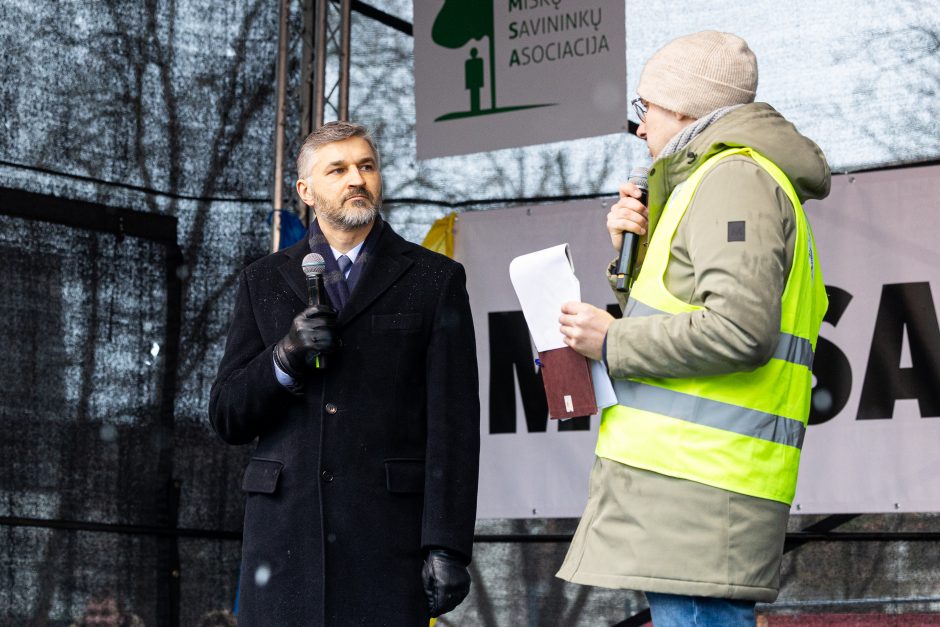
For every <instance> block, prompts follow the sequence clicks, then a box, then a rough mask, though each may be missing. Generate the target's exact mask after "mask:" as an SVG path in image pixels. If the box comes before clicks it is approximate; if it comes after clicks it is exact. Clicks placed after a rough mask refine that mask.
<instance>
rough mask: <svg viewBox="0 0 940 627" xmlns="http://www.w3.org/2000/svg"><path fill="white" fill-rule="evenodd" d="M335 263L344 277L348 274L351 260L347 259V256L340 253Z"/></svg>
mask: <svg viewBox="0 0 940 627" xmlns="http://www.w3.org/2000/svg"><path fill="white" fill-rule="evenodd" d="M336 263H337V264H339V271H340V272H342V273H343V278H344V279H345V278H346V277H347V275H349V266H351V265H352V263H353V262H352V261H350V260H349V257H347V256H346V255H340V256H339V257H337V259H336Z"/></svg>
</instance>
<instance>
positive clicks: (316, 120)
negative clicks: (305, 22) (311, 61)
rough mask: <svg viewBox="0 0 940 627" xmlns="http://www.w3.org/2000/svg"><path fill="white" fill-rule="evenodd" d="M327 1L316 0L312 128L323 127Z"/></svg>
mask: <svg viewBox="0 0 940 627" xmlns="http://www.w3.org/2000/svg"><path fill="white" fill-rule="evenodd" d="M327 2H329V0H317V24H316V35H314V37H315V38H316V45H317V51H316V53H315V55H316V59H315V61H316V63H317V69H316V75H315V76H314V88H313V128H314V129H317V128H320V127H321V126H323V107H324V106H325V104H326V94H325V93H324V85H325V84H326V3H327Z"/></svg>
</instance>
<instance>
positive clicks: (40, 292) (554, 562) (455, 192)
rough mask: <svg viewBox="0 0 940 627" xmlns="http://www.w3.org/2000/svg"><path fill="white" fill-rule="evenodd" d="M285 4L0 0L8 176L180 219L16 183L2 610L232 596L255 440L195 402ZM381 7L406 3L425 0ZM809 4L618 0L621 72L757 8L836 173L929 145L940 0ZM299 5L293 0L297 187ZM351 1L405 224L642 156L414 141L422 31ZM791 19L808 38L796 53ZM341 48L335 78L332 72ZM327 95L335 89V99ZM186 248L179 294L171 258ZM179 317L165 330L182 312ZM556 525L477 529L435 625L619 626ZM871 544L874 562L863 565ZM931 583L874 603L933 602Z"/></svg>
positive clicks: (847, 559)
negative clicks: (38, 198)
mask: <svg viewBox="0 0 940 627" xmlns="http://www.w3.org/2000/svg"><path fill="white" fill-rule="evenodd" d="M277 4H278V3H276V2H270V1H266V0H232V1H228V2H216V3H209V2H205V1H204V0H157V1H154V2H144V3H126V2H119V1H118V0H94V1H93V2H83V3H79V2H70V3H65V2H55V1H52V0H38V1H34V0H4V1H3V2H0V51H2V59H0V78H2V79H3V80H2V81H0V188H7V189H14V190H27V191H30V192H34V193H37V194H43V195H45V196H47V197H49V198H51V199H52V200H51V201H50V202H52V203H53V204H54V201H55V199H56V198H58V199H62V200H63V202H64V201H65V200H68V199H74V200H81V201H85V202H88V203H90V204H91V205H93V206H94V207H97V208H105V209H112V210H117V209H122V210H132V211H134V212H137V213H140V214H146V215H150V216H155V217H161V218H172V219H175V220H176V223H177V228H176V231H177V236H176V240H175V242H174V245H175V246H178V249H179V253H180V254H181V256H182V259H181V260H177V259H174V258H173V257H172V255H171V253H170V251H169V249H170V247H169V246H168V245H167V244H166V243H165V242H160V241H156V240H154V239H153V238H150V237H148V236H147V235H148V234H147V233H139V234H138V235H137V236H128V235H125V236H124V237H120V236H119V235H117V234H106V233H101V232H95V231H88V230H85V229H83V228H79V227H77V226H74V225H73V226H66V225H64V224H62V223H59V224H55V223H52V222H46V221H41V220H33V219H27V218H25V217H19V218H13V217H9V216H6V217H4V215H3V214H4V209H5V208H4V207H0V390H2V392H0V434H2V435H0V517H2V518H4V519H20V524H0V626H4V627H5V626H11V627H12V626H14V625H15V626H17V627H19V626H21V625H44V624H50V625H65V624H68V623H69V622H70V621H72V620H76V619H78V618H79V617H80V615H81V611H82V608H83V606H84V604H85V601H86V600H87V598H88V596H89V594H90V593H91V592H92V591H93V590H96V589H100V588H102V587H104V588H110V589H112V590H113V591H114V592H116V593H117V594H118V596H120V597H121V599H122V600H123V601H124V602H125V604H126V605H127V606H128V607H129V609H131V610H132V611H134V612H135V613H136V614H138V615H139V616H140V617H141V619H142V620H143V621H144V622H145V624H146V625H148V626H153V625H170V624H171V622H172V621H173V619H174V618H175V612H176V610H177V607H178V610H179V616H178V620H179V624H181V625H187V626H188V625H196V624H197V623H198V620H199V617H200V616H201V615H202V614H203V613H205V612H206V611H208V610H212V609H219V608H231V607H232V605H233V603H234V600H235V586H236V583H237V574H238V563H239V555H240V547H239V542H238V541H237V540H236V539H233V538H232V536H233V532H238V531H240V529H241V519H242V507H243V495H242V494H241V492H240V490H239V481H240V478H241V473H242V470H243V467H244V463H245V460H246V457H247V456H248V455H249V453H250V449H251V447H250V446H248V447H230V446H227V445H225V444H223V443H221V441H220V440H218V438H217V437H216V436H215V435H214V434H213V433H212V431H211V429H210V427H209V425H208V424H207V418H206V405H207V402H208V392H209V386H210V384H211V382H212V379H213V377H214V374H215V369H216V367H217V364H218V361H219V358H220V357H221V353H222V348H223V344H224V339H225V333H226V329H227V326H228V321H229V318H230V315H231V309H232V304H233V303H232V301H233V298H234V288H235V281H236V279H237V276H238V272H239V271H240V270H241V269H242V268H243V267H244V266H245V265H246V264H247V263H248V262H250V261H252V260H253V259H256V258H258V257H260V256H261V255H263V254H264V253H265V252H266V249H267V245H268V243H267V242H268V236H269V231H268V227H267V225H266V221H265V220H266V217H267V214H268V211H269V210H270V204H271V202H270V189H271V187H272V185H271V183H272V173H273V162H274V155H273V153H274V142H273V137H274V123H275V80H274V76H275V60H276V52H277V33H278V29H277V13H278V7H277ZM367 4H371V5H373V6H375V7H377V8H379V9H382V10H384V11H387V12H389V13H391V14H393V15H395V16H396V17H398V18H401V19H402V20H405V21H406V22H410V21H412V19H413V17H412V3H411V1H410V0H388V1H383V2H377V1H375V2H367ZM797 5H799V6H797V7H796V8H794V9H793V10H790V9H789V8H787V10H786V13H787V16H790V17H788V18H787V19H789V20H790V21H787V20H783V21H782V22H781V23H780V24H778V23H777V21H775V20H771V21H772V22H773V23H774V24H775V28H774V29H767V28H766V23H767V19H768V18H767V16H766V15H765V13H766V12H767V11H772V10H776V9H774V8H773V7H774V6H775V5H774V4H773V3H771V2H765V3H764V4H763V5H761V7H762V8H761V10H754V7H753V6H752V5H751V4H749V3H744V2H737V3H736V2H728V3H725V4H723V5H721V6H717V5H715V3H707V4H706V3H703V4H701V6H695V7H687V8H688V11H683V12H682V13H681V14H678V13H675V12H674V11H672V12H671V8H670V7H671V5H670V4H669V3H648V2H646V3H640V2H637V1H634V0H629V1H628V2H627V3H626V12H627V16H628V19H627V37H628V40H630V44H629V46H628V52H627V65H628V76H627V77H626V78H627V81H626V82H627V85H628V89H629V88H632V87H635V83H636V79H637V78H638V76H639V70H640V64H641V63H642V61H643V60H644V58H645V57H644V55H647V54H649V53H651V52H652V50H653V49H655V46H658V45H659V43H661V42H664V41H666V40H668V39H669V38H671V37H674V36H676V35H678V34H681V33H682V32H691V31H693V30H698V29H700V28H703V27H714V26H716V25H718V24H724V23H727V24H728V28H732V26H733V27H734V28H737V27H738V21H736V20H743V21H744V22H747V20H751V22H748V24H744V22H741V24H742V28H745V29H746V30H748V32H749V33H752V34H753V35H750V34H749V35H748V37H749V40H750V41H751V43H752V45H753V46H754V47H755V49H757V50H758V54H759V56H760V57H761V59H762V63H765V64H766V65H763V66H762V74H761V84H762V87H761V90H762V92H761V94H760V96H761V98H765V99H767V100H768V101H770V102H772V103H774V104H776V105H777V106H778V107H779V108H780V109H781V110H782V111H783V112H784V113H785V114H786V115H787V116H788V117H791V118H792V119H793V120H794V122H795V123H796V124H797V126H798V127H799V128H801V129H802V130H805V131H806V132H807V134H808V135H810V136H812V137H814V139H817V140H818V141H819V143H820V145H821V146H822V148H823V149H824V151H825V152H826V154H827V155H828V156H829V157H830V160H831V161H832V166H833V169H834V170H837V171H842V170H847V169H849V170H850V169H855V168H859V167H871V166H879V165H886V164H897V163H909V162H915V161H924V160H930V159H937V158H938V157H940V147H938V145H937V142H936V138H937V137H940V134H938V133H937V132H936V128H937V127H936V120H937V115H931V114H932V113H935V112H936V110H937V104H936V103H937V102H940V101H938V99H937V98H936V97H935V96H936V91H937V85H938V77H940V69H938V63H940V56H938V55H937V54H936V50H937V48H936V41H937V36H936V35H937V33H938V32H940V22H938V20H940V17H938V16H940V10H927V5H929V6H930V7H931V8H936V7H937V1H936V0H931V2H928V3H927V4H926V5H925V4H924V3H922V2H913V1H909V0H897V1H893V2H889V3H887V4H881V5H878V6H877V7H875V5H872V7H875V8H870V9H865V10H867V11H869V13H870V12H872V11H877V12H878V19H877V20H868V19H863V18H861V17H860V18H858V19H846V18H845V16H846V15H854V12H856V11H859V10H861V9H859V8H858V7H859V6H860V5H858V3H853V2H850V1H849V0H834V1H833V2H830V3H827V4H826V7H825V10H821V9H819V8H818V7H819V6H821V5H818V3H810V2H808V1H807V2H803V3H797ZM331 7H333V4H331ZM333 8H335V7H333ZM745 8H746V9H747V10H742V9H745ZM331 10H333V9H331ZM670 12H671V13H670ZM791 14H792V15H791ZM750 15H753V18H750V17H748V16H750ZM302 18H303V16H302V12H301V4H300V2H298V1H296V0H295V1H294V2H292V3H291V16H290V38H291V39H290V41H291V47H290V64H289V67H288V76H289V84H288V92H287V129H288V130H287V138H286V139H287V142H286V143H287V146H286V148H285V156H286V162H287V164H288V166H287V170H286V171H285V174H284V183H285V190H287V193H288V194H289V193H290V190H292V188H293V180H294V173H293V172H292V159H293V158H294V157H295V156H296V151H297V148H298V141H297V133H298V132H299V126H300V124H299V102H300V93H299V89H300V66H299V59H300V49H301V46H300V41H301V31H302V24H303V19H302ZM352 20H353V23H352V34H353V42H352V54H351V64H352V67H351V90H350V110H351V117H352V118H353V119H355V120H358V121H361V122H363V123H365V124H367V125H369V126H371V127H372V128H373V129H375V131H376V137H377V140H378V144H379V148H380V150H381V151H382V166H383V176H384V184H385V195H386V197H388V198H391V199H394V198H417V199H421V200H420V201H418V202H406V203H401V202H399V203H394V202H389V203H387V205H386V208H385V210H384V213H385V214H386V217H387V218H388V219H389V222H390V223H391V224H392V226H393V227H394V228H395V229H396V230H398V231H399V232H400V233H401V234H402V235H404V236H405V237H407V238H408V239H410V240H412V241H421V238H422V237H423V235H424V234H425V232H426V231H427V229H428V227H429V226H430V225H431V223H432V222H433V220H434V219H436V218H438V217H441V216H442V215H445V214H446V213H448V212H450V211H451V209H450V208H449V207H447V206H444V205H442V204H441V202H440V201H445V202H454V201H462V202H463V201H466V202H469V205H468V206H466V207H464V208H463V209H465V210H471V209H475V208H488V207H494V206H500V203H496V204H485V203H476V204H475V203H473V201H474V200H475V199H476V200H478V199H485V198H505V199H509V200H507V201H506V203H505V204H507V205H512V204H518V202H519V200H518V199H520V198H531V197H535V196H558V197H564V196H565V195H573V194H593V193H602V192H605V193H610V192H615V190H616V187H617V183H618V182H619V179H620V178H621V177H622V176H623V175H625V174H626V172H628V171H629V167H630V166H631V165H635V164H638V163H642V161H643V159H645V158H646V155H645V146H644V145H643V143H642V142H640V141H639V140H637V139H636V138H632V137H623V136H620V135H615V136H605V137H599V138H589V139H585V140H579V141H575V142H563V143H558V144H551V145H546V146H534V147H529V148H523V149H516V150H506V151H499V152H496V153H487V154H479V155H469V156H465V157H455V158H445V159H434V160H430V161H426V162H418V161H417V160H416V159H415V137H414V123H415V121H414V97H413V86H414V76H413V62H412V61H413V59H412V56H413V39H412V38H411V37H410V36H409V35H407V34H405V33H403V32H401V31H400V30H396V29H395V28H393V27H390V26H388V25H386V24H382V23H380V22H377V21H375V20H373V19H370V18H368V17H364V16H363V15H362V14H361V13H358V12H355V11H354V12H353V18H352ZM683 20H685V21H683ZM827 20H828V21H827ZM705 22H708V23H707V24H706V23H705ZM820 29H821V30H823V31H826V32H825V36H823V37H820V36H818V32H817V31H819V30H820ZM830 33H837V35H838V36H837V37H835V38H833V37H830V36H829V34H830ZM795 37H796V38H797V41H798V43H799V49H800V51H801V52H802V53H803V54H805V55H806V56H807V58H808V59H809V57H812V58H811V59H809V60H807V61H806V62H805V63H802V64H793V63H790V62H789V61H787V62H786V63H784V62H783V61H782V60H783V59H786V60H790V59H792V57H793V54H792V46H793V45H794V43H793V42H794V38H795ZM830 40H832V41H830ZM821 41H823V42H829V43H826V44H825V46H824V47H822V48H821V47H820V43H819V42H821ZM783 47H786V49H785V50H783V49H781V48H783ZM330 50H331V55H333V56H331V62H330V63H331V65H330V66H329V72H328V75H327V82H328V84H330V82H331V81H335V79H336V76H337V74H336V66H335V63H334V59H335V52H336V50H335V47H331V48H330ZM764 68H766V69H767V70H768V71H766V72H765V71H764ZM873 76H874V77H876V78H877V80H875V81H874V82H873V81H872V80H871V77H873ZM820 94H822V95H820ZM336 101H337V92H336V91H334V92H333V95H332V96H331V102H333V104H336ZM335 117H336V115H335V111H334V110H332V109H330V108H328V109H327V112H326V118H327V119H335ZM0 194H2V190H0ZM294 202H295V200H294V199H293V197H292V196H290V197H288V198H287V202H286V204H287V206H293V203H294ZM18 209H20V210H23V211H29V210H30V208H29V207H19V208H18ZM62 212H63V213H66V210H64V209H63V210H62ZM105 214H106V212H105ZM67 217H68V216H64V217H63V220H64V221H67V220H66V218H67ZM60 222H61V221H60ZM177 263H179V264H181V265H179V267H178V268H176V271H175V272H174V274H173V276H176V277H177V279H178V280H179V285H178V286H177V288H176V289H178V290H179V293H178V294H177V295H176V296H173V292H172V290H171V291H169V292H168V285H169V283H168V278H167V275H166V272H167V268H168V267H175V264H177ZM174 298H178V300H174ZM174 303H175V304H174ZM174 319H176V320H178V323H179V328H178V329H176V331H174V329H172V328H170V327H168V321H171V320H174ZM477 324H478V325H480V324H481V323H480V321H477ZM478 328H479V326H478ZM173 337H176V338H177V339H176V340H172V339H170V338H173ZM168 343H169V344H168ZM173 344H175V346H171V345H173ZM155 346H156V347H158V350H156V355H154V347H155ZM174 351H175V352H174ZM168 355H170V356H173V358H174V359H175V362H176V367H175V369H174V370H173V372H168V370H167V368H166V367H165V366H166V364H167V361H166V360H167V356H168ZM170 375H172V376H170ZM168 377H170V378H168ZM171 379H172V380H171ZM167 395H169V396H170V397H171V398H170V397H168V396H167ZM586 480H587V478H585V481H586ZM177 497H178V509H177V510H176V512H175V513H176V516H175V518H176V520H175V521H173V520H172V518H173V516H172V514H173V513H174V512H173V504H174V503H175V501H176V498H177ZM805 518H806V517H799V516H797V517H794V520H793V522H792V523H791V524H792V529H791V530H797V529H799V528H802V526H804V525H805V524H809V522H812V519H810V520H808V521H804V519H805ZM27 519H29V520H33V521H36V520H39V521H43V520H45V521H66V522H69V521H71V522H75V523H79V527H81V526H82V525H84V526H85V527H88V526H93V525H96V524H107V525H117V526H123V527H121V528H120V529H116V528H114V527H107V528H105V529H104V530H101V529H99V530H92V529H82V528H73V529H64V528H63V529H49V528H42V527H36V526H28V525H26V524H22V523H23V521H25V520H27ZM174 522H175V523H176V525H177V526H178V527H179V528H180V529H182V530H183V531H184V532H185V531H186V530H191V531H193V533H189V534H187V533H182V535H181V536H180V537H179V538H178V539H176V540H174V539H173V536H172V535H167V534H166V533H163V532H164V531H166V530H168V529H170V527H171V526H172V524H173V523H174ZM575 522H576V521H574V520H571V519H565V520H543V519H538V520H513V521H509V520H498V521H491V520H488V521H479V522H478V525H477V530H478V532H480V533H489V534H506V533H528V534H551V533H556V534H563V533H570V532H571V531H573V529H574V525H575ZM937 528H938V518H937V517H936V516H919V517H918V516H912V515H899V516H893V517H892V516H866V517H863V518H862V519H859V520H857V521H856V522H854V523H852V525H851V526H849V527H848V528H847V529H851V530H896V531H905V530H908V531H931V530H936V529H937ZM119 531H121V532H120V533H119ZM124 532H127V533H124ZM566 546H567V545H566V544H565V543H524V544H498V543H481V544H479V545H478V546H477V548H476V552H475V555H474V558H475V559H474V564H473V566H472V569H473V575H474V579H475V583H474V587H473V591H472V593H471V596H470V598H468V600H467V601H466V602H465V603H464V605H462V606H461V608H459V609H458V610H457V612H455V613H454V614H452V615H448V616H445V617H444V618H443V619H442V620H441V621H439V623H438V624H439V625H440V626H441V627H444V626H446V625H456V624H460V625H487V626H490V625H510V624H523V623H524V624H529V625H551V624H564V625H598V624H613V623H615V622H617V621H618V620H621V619H623V618H624V617H625V616H627V615H629V614H632V613H634V612H635V611H637V610H638V609H641V608H642V607H643V606H644V603H643V600H642V598H641V597H640V596H639V595H636V594H634V593H628V592H623V591H609V590H603V589H598V588H588V587H582V586H574V585H568V584H564V583H562V582H561V581H560V580H558V579H555V578H554V577H553V575H554V572H555V571H556V570H557V567H558V565H559V564H560V563H561V560H562V557H563V555H564V551H565V548H566ZM174 547H175V548H174ZM937 551H938V549H937V545H936V543H933V544H930V543H920V544H916V545H915V544H907V543H868V544H865V545H864V546H859V545H858V544H853V543H838V544H815V545H808V546H807V547H806V548H804V549H801V550H800V551H799V553H798V554H797V555H795V556H793V557H788V558H787V559H786V560H785V562H784V583H785V585H784V590H783V593H782V597H781V599H782V602H783V604H786V603H787V602H789V603H791V607H797V606H799V604H800V603H803V602H807V603H810V602H812V601H814V600H821V601H822V602H838V601H839V600H846V599H848V600H851V599H857V598H862V597H865V598H889V599H890V598H891V597H895V598H898V597H906V598H908V599H916V598H927V597H931V596H933V597H936V586H935V580H936V577H935V573H936V563H937V560H938V559H940V557H938V553H937ZM177 560H178V561H177ZM859 563H863V564H865V565H866V568H869V566H870V571H871V573H870V574H869V575H867V576H866V577H864V578H862V579H860V578H859V577H858V576H856V574H855V573H856V572H857V571H858V564H859ZM174 571H176V575H175V576H174ZM931 581H932V582H933V583H931ZM176 594H178V597H177V596H176ZM928 603H929V601H923V602H921V603H920V604H919V605H918V604H915V603H914V602H913V601H910V602H908V603H907V604H901V603H895V604H891V603H886V604H883V607H885V608H887V609H888V610H890V611H900V610H904V609H907V608H915V609H918V608H919V609H920V610H921V611H924V608H929V607H930V606H929V605H928ZM876 607H879V608H881V607H882V606H876Z"/></svg>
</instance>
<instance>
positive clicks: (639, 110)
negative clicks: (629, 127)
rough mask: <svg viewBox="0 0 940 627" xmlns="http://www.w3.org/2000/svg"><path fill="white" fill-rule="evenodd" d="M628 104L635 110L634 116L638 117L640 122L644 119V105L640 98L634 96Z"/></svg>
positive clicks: (645, 109)
mask: <svg viewBox="0 0 940 627" xmlns="http://www.w3.org/2000/svg"><path fill="white" fill-rule="evenodd" d="M630 104H632V105H633V110H634V111H636V116H637V117H638V118H640V122H645V121H646V111H647V108H646V105H645V104H644V103H643V99H642V98H634V99H633V100H631V101H630Z"/></svg>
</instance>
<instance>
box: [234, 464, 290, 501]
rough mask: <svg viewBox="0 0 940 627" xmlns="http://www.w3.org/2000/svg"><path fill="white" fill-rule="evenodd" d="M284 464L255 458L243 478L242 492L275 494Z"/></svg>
mask: <svg viewBox="0 0 940 627" xmlns="http://www.w3.org/2000/svg"><path fill="white" fill-rule="evenodd" d="M283 468H284V464H283V463H282V462H279V461H277V460H274V459H261V458H258V457H253V458H252V459H251V461H249V462H248V467H247V468H245V475H244V476H243V477H242V491H243V492H254V493H257V494H274V491H275V490H277V483H278V479H280V477H281V470H283Z"/></svg>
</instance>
